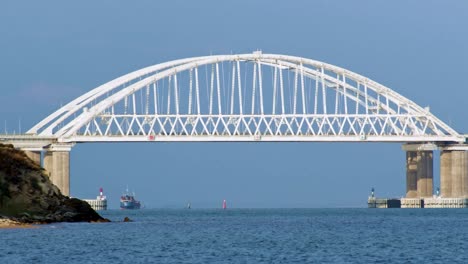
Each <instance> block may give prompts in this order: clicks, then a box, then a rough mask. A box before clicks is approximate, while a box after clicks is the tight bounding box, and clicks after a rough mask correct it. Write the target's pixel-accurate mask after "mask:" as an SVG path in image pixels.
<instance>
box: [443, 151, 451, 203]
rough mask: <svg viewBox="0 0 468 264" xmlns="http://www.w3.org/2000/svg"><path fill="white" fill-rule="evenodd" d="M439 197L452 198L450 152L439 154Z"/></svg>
mask: <svg viewBox="0 0 468 264" xmlns="http://www.w3.org/2000/svg"><path fill="white" fill-rule="evenodd" d="M440 196H441V197H442V198H451V197H454V196H453V194H452V151H450V150H442V151H441V152H440Z"/></svg>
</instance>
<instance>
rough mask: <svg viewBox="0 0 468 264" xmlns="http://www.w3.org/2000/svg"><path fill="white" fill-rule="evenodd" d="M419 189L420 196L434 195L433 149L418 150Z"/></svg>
mask: <svg viewBox="0 0 468 264" xmlns="http://www.w3.org/2000/svg"><path fill="white" fill-rule="evenodd" d="M417 155H418V158H417V161H418V168H417V176H418V177H417V178H418V183H417V189H418V195H419V197H423V198H425V197H432V193H433V179H434V174H433V159H432V157H433V154H432V151H419V152H418V154H417Z"/></svg>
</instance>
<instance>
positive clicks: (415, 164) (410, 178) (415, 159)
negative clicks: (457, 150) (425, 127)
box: [403, 144, 436, 198]
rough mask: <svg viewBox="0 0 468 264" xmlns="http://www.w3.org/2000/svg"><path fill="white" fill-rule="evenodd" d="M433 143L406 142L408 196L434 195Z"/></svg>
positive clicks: (404, 148) (422, 196) (404, 146)
mask: <svg viewBox="0 0 468 264" xmlns="http://www.w3.org/2000/svg"><path fill="white" fill-rule="evenodd" d="M434 149H436V146H435V145H433V144H405V145H403V150H405V151H406V198H424V197H432V194H433V188H434V187H433V186H434V183H433V179H434V173H433V150H434Z"/></svg>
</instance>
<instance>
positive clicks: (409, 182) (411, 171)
mask: <svg viewBox="0 0 468 264" xmlns="http://www.w3.org/2000/svg"><path fill="white" fill-rule="evenodd" d="M417 172H418V153H417V152H416V151H407V152H406V198H416V197H418V196H419V195H418V185H417V183H418V174H417Z"/></svg>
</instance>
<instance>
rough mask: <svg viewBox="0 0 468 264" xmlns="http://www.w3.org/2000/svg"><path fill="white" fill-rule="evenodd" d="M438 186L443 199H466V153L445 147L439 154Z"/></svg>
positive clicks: (467, 181)
mask: <svg viewBox="0 0 468 264" xmlns="http://www.w3.org/2000/svg"><path fill="white" fill-rule="evenodd" d="M440 156H441V158H440V186H441V196H442V197H444V198H468V152H467V151H466V150H465V148H463V147H461V148H457V146H445V147H442V148H441V154H440Z"/></svg>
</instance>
